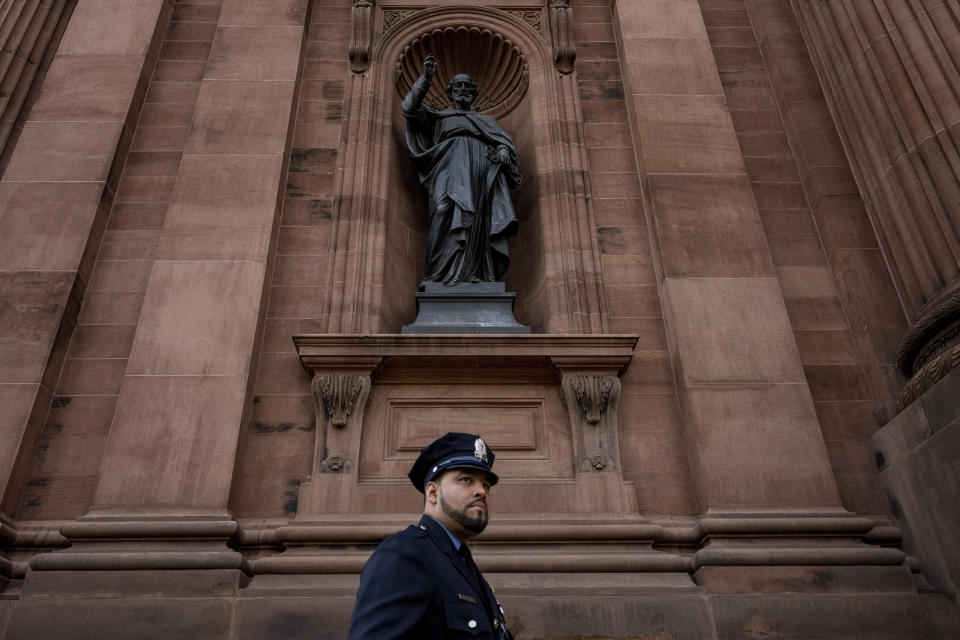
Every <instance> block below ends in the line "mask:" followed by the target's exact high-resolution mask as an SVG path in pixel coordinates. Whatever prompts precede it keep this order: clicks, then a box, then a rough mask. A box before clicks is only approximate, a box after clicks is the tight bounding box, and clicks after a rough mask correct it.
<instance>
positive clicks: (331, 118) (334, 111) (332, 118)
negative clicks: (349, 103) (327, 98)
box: [326, 104, 343, 122]
mask: <svg viewBox="0 0 960 640" xmlns="http://www.w3.org/2000/svg"><path fill="white" fill-rule="evenodd" d="M326 119H327V121H328V122H340V121H341V120H343V105H339V104H328V105H327V108H326Z"/></svg>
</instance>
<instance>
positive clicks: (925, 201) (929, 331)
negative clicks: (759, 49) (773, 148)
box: [793, 0, 960, 406]
mask: <svg viewBox="0 0 960 640" xmlns="http://www.w3.org/2000/svg"><path fill="white" fill-rule="evenodd" d="M793 5H794V9H795V10H796V12H797V15H798V16H799V18H800V21H801V23H802V25H803V29H804V31H805V35H806V38H807V42H808V45H809V48H810V52H811V55H812V57H813V59H814V62H815V64H816V66H817V71H818V73H819V75H820V78H821V81H822V84H823V87H824V92H825V93H826V97H827V101H828V102H829V104H830V107H831V109H832V111H833V114H834V118H835V119H836V122H837V126H838V129H839V130H840V135H841V137H842V138H843V141H844V144H845V146H846V148H847V153H848V155H849V156H850V161H851V164H852V166H853V170H854V172H855V173H856V176H857V180H858V183H859V185H860V188H861V190H862V192H863V196H864V199H865V200H866V202H867V206H868V209H869V212H870V216H871V220H872V222H873V225H874V228H875V230H876V233H877V235H878V237H879V239H880V242H881V245H882V246H883V249H884V253H885V255H886V258H887V263H888V265H889V267H890V270H891V272H892V276H893V279H894V282H895V284H896V287H897V291H898V294H899V296H900V300H901V303H902V305H903V308H904V312H905V314H906V316H907V318H908V319H909V320H910V322H911V329H910V330H909V331H908V332H907V334H906V336H904V339H903V342H902V343H901V345H900V351H899V354H898V364H899V365H900V367H901V369H902V370H903V371H904V373H906V374H907V375H910V376H917V377H922V378H924V379H928V380H929V379H930V376H927V375H926V372H925V371H924V370H925V368H929V367H931V366H934V367H937V368H941V369H942V367H940V366H939V365H940V364H941V363H939V359H940V358H942V357H944V356H946V355H947V353H946V352H947V351H948V350H949V349H950V348H951V347H952V346H953V345H955V344H957V343H958V342H960V5H958V3H957V2H955V1H953V0H951V1H948V2H944V1H943V0H813V1H810V0H793ZM932 382H935V380H933V381H932ZM908 388H912V389H913V391H912V392H909V396H910V397H908V396H907V395H905V396H904V397H903V398H902V399H901V406H903V405H905V404H906V403H908V402H909V401H910V399H911V397H915V393H916V385H914V384H911V385H910V386H909V387H908ZM921 393H922V390H921Z"/></svg>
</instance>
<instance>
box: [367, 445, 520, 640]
mask: <svg viewBox="0 0 960 640" xmlns="http://www.w3.org/2000/svg"><path fill="white" fill-rule="evenodd" d="M493 459H494V454H493V452H492V451H490V449H488V448H487V445H486V443H485V442H484V441H483V438H481V437H480V436H477V435H472V434H469V433H447V434H446V435H444V436H441V437H440V438H438V439H437V440H435V441H434V442H432V443H431V444H429V445H427V446H426V447H424V448H423V449H422V450H421V451H420V457H419V458H417V461H416V462H415V463H414V465H413V468H412V469H411V470H410V473H409V474H407V475H408V477H409V478H410V481H411V482H412V483H413V486H414V487H416V488H417V490H418V491H420V492H421V493H423V494H424V507H423V513H424V515H423V517H422V518H421V519H420V523H419V524H418V525H417V526H413V525H411V526H409V527H407V528H406V529H405V530H403V531H401V532H399V533H395V534H394V535H392V536H390V537H389V538H387V539H386V540H384V541H383V542H382V543H381V544H380V546H379V547H377V550H376V551H374V552H373V555H372V556H370V559H369V560H368V561H367V564H366V566H364V568H363V573H362V574H361V576H360V589H359V590H358V591H357V603H356V606H355V607H354V609H353V616H352V618H351V621H350V634H349V636H348V640H454V639H461V638H463V639H466V638H470V639H477V640H512V638H511V636H510V633H509V631H507V628H506V626H505V625H504V617H503V610H502V609H501V608H500V605H499V603H497V601H496V599H495V598H494V597H493V592H492V591H491V590H490V587H489V585H487V582H486V581H485V580H484V579H483V576H482V575H481V574H480V571H479V570H478V569H477V567H476V565H475V564H474V562H473V558H472V557H471V555H470V550H469V549H468V548H467V545H466V541H467V540H469V539H470V538H473V537H474V536H476V535H477V534H479V533H480V532H481V531H483V529H484V527H486V526H487V520H488V518H489V517H490V488H491V487H492V486H493V485H495V484H497V481H498V480H499V478H497V475H496V474H495V473H493V471H492V470H491V467H492V466H493Z"/></svg>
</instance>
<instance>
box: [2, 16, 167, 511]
mask: <svg viewBox="0 0 960 640" xmlns="http://www.w3.org/2000/svg"><path fill="white" fill-rule="evenodd" d="M39 4H40V5H42V6H35V5H38V3H37V2H27V3H24V2H13V3H6V4H5V5H2V6H0V15H2V17H3V23H2V27H0V36H3V35H4V34H6V35H7V36H10V37H12V35H11V34H7V32H6V31H4V29H7V28H10V29H18V28H23V29H42V28H44V21H45V20H47V19H51V16H52V15H53V14H51V13H44V12H51V11H54V10H55V9H56V10H57V11H61V10H63V7H62V6H60V5H62V4H63V3H54V4H51V3H50V2H44V3H39ZM172 5H173V2H172V1H171V0H124V1H122V2H119V1H116V0H113V1H111V0H89V1H87V2H83V3H82V4H81V6H79V7H78V8H77V9H76V11H75V12H74V14H73V16H72V19H71V20H70V23H69V25H68V27H67V29H66V32H65V33H64V36H63V38H62V40H61V41H60V45H59V48H58V50H57V52H56V54H55V55H54V56H53V59H52V61H51V65H50V68H49V71H48V73H47V76H46V79H45V81H44V82H43V84H42V86H41V89H40V93H39V96H38V98H37V101H36V103H35V104H34V106H33V108H32V110H31V111H30V114H29V116H28V117H27V119H26V122H25V123H23V129H22V132H21V134H20V138H19V142H18V144H17V145H16V146H15V147H14V148H13V151H12V153H11V155H10V157H9V164H8V165H7V167H6V170H5V172H4V174H3V180H2V182H0V336H3V337H2V338H0V407H2V409H3V410H2V415H0V469H2V472H0V495H2V498H3V504H2V509H0V521H2V520H3V519H4V514H6V516H11V515H12V513H13V511H14V510H15V509H16V506H17V500H18V492H19V487H20V486H21V484H22V477H21V475H22V474H23V473H25V471H26V469H25V468H24V467H25V459H27V458H28V457H29V455H30V454H31V453H32V452H33V450H34V444H35V440H36V437H37V436H38V434H39V430H40V428H41V427H42V425H43V422H44V420H46V415H47V412H49V410H50V402H51V399H52V394H53V391H54V386H55V384H56V381H57V377H58V376H59V375H60V367H61V365H62V362H63V357H64V356H65V355H66V346H67V344H68V342H69V339H70V334H71V332H72V329H73V325H74V324H75V323H76V316H77V313H78V311H79V307H80V303H81V301H82V299H83V292H84V290H85V289H86V284H87V282H88V281H89V279H90V271H91V269H92V267H93V261H94V258H95V256H96V252H97V248H98V247H99V243H100V236H101V234H102V231H103V226H104V225H105V224H106V216H107V213H108V212H109V210H110V205H111V203H112V201H113V197H114V193H115V190H116V186H117V184H116V180H118V179H119V171H118V169H119V168H120V167H122V166H123V162H124V161H125V158H126V152H127V151H128V150H129V144H130V140H131V136H132V126H133V125H134V124H135V122H136V121H135V118H136V117H137V114H138V113H139V102H142V100H143V91H144V89H145V87H146V82H147V80H148V78H149V73H150V71H151V70H152V68H153V62H152V60H153V57H154V56H155V54H156V47H159V42H160V38H159V37H156V35H157V34H156V30H157V29H158V25H160V26H159V28H160V29H162V28H164V27H166V24H167V19H168V17H169V12H170V10H171V9H172ZM57 7H59V8H57ZM18 18H21V19H23V20H25V21H26V22H23V23H21V22H19V21H18ZM38 21H39V22H38ZM31 25H32V26H31ZM42 34H43V32H42V31H40V32H34V31H29V30H28V31H27V32H25V33H19V36H20V37H21V38H29V37H35V38H39V37H40V35H42ZM14 35H15V34H14ZM46 35H47V36H49V35H50V34H46ZM160 35H162V31H161V32H160ZM7 42H9V40H8V41H7ZM23 42H25V40H22V41H21V44H22V43H23ZM36 42H37V43H39V40H37V41H36ZM152 45H153V47H152ZM28 49H29V47H28ZM40 55H41V56H42V53H41V54H40ZM18 64H26V65H27V66H30V65H29V64H27V63H26V62H24V61H22V60H18V59H16V56H14V55H13V54H12V53H10V52H8V51H7V50H6V46H5V47H4V53H3V54H2V55H0V66H2V68H3V69H4V73H5V74H6V75H4V84H3V87H5V88H10V87H11V86H13V85H17V84H18V83H19V82H20V80H19V79H18V78H17V77H16V75H15V74H14V67H15V66H16V65H18ZM22 71H23V72H24V73H27V70H22ZM8 80H10V81H11V82H13V85H9V86H8V84H7V81H8ZM7 98H9V99H10V100H14V101H15V99H16V95H8V96H4V98H3V99H4V100H6V99H7ZM14 106H15V105H13V103H6V108H8V109H9V108H13V107H14ZM17 108H19V107H17ZM131 114H132V115H131ZM7 115H11V118H12V120H10V121H6V117H7ZM17 118H19V116H14V115H12V114H8V112H7V111H4V112H3V117H2V118H0V125H2V126H0V130H2V131H4V132H5V131H6V127H7V125H10V126H12V123H13V122H14V121H16V120H17ZM131 118H132V119H133V121H132V122H131V121H130V120H131ZM4 135H6V134H5V133H4Z"/></svg>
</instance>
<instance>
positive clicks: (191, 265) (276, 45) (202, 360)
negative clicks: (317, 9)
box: [50, 0, 307, 569]
mask: <svg viewBox="0 0 960 640" xmlns="http://www.w3.org/2000/svg"><path fill="white" fill-rule="evenodd" d="M306 7H307V3H306V2H304V1H302V0H284V1H283V2H271V3H260V2H257V3H251V2H245V1H244V0H225V1H224V2H223V5H222V9H221V13H220V18H219V22H218V24H217V32H216V36H215V38H214V41H213V46H212V49H211V53H210V58H209V61H208V63H207V67H206V70H205V73H204V77H203V81H202V83H201V88H200V92H199V97H198V99H197V106H196V110H195V112H194V115H193V120H192V123H191V125H190V131H189V135H188V139H187V142H186V145H185V151H184V154H183V158H182V161H181V164H180V168H179V171H178V174H177V177H176V182H175V186H174V190H173V194H172V196H171V204H170V208H169V210H168V212H167V216H166V220H165V223H164V228H163V233H162V236H161V239H160V243H159V247H158V249H157V256H156V260H155V262H154V265H153V269H152V271H151V274H150V279H149V282H148V285H147V290H146V294H145V299H144V302H143V307H142V310H141V313H140V318H139V322H138V326H137V332H136V336H135V338H134V342H133V346H132V349H131V352H130V358H129V361H128V364H127V369H126V372H125V375H124V378H123V383H122V387H121V390H120V396H119V400H118V404H117V409H116V413H115V415H114V419H113V423H112V425H111V428H110V434H109V438H108V440H107V443H106V447H105V452H104V457H103V463H102V467H101V472H100V481H99V485H98V486H97V490H96V494H95V497H94V505H93V507H92V509H91V511H90V513H89V514H87V516H85V517H84V518H81V519H80V521H79V522H77V523H74V524H73V525H71V527H70V528H69V530H67V529H65V530H64V533H65V535H67V536H68V537H71V538H73V539H74V540H75V541H76V540H84V539H88V538H91V537H100V536H103V535H110V536H113V537H114V538H117V539H121V540H124V539H130V540H137V539H138V538H140V537H148V538H150V539H157V538H158V537H160V538H163V537H174V538H177V539H180V540H186V541H190V540H194V541H200V542H198V543H197V544H198V545H199V546H197V547H196V548H193V547H190V546H189V545H187V546H181V547H180V548H178V549H177V550H170V549H169V548H168V547H163V549H165V550H157V553H156V554H155V555H154V556H153V557H154V558H155V559H154V560H153V562H154V565H153V566H156V567H164V566H167V564H169V565H171V566H174V567H180V568H184V567H186V566H191V567H195V568H208V564H209V567H211V568H216V567H221V568H222V567H223V566H232V567H233V568H236V567H237V566H239V563H240V561H239V554H234V556H233V559H232V560H229V559H228V557H227V555H224V554H229V553H233V552H229V551H227V550H226V548H225V547H223V546H222V545H223V543H224V542H225V540H226V538H227V537H229V535H230V534H231V532H232V531H233V530H235V524H234V523H231V522H230V520H229V514H228V511H227V508H228V499H229V495H230V487H231V482H232V476H233V469H234V459H235V455H236V451H237V444H238V438H239V434H240V432H241V427H242V425H243V424H244V421H245V419H246V416H247V413H248V411H249V407H250V405H251V397H250V395H251V391H250V389H251V388H252V384H251V372H252V371H253V370H254V368H255V366H256V362H255V361H254V356H255V354H256V353H257V346H256V345H257V343H258V340H259V337H260V335H261V333H262V329H261V326H260V325H261V323H262V316H263V311H264V307H265V305H264V303H263V300H264V291H265V283H266V281H267V278H268V275H269V273H270V268H271V264H272V252H273V251H274V245H275V234H276V226H277V219H278V202H279V199H280V197H281V195H282V188H283V185H284V183H285V177H286V161H287V158H288V156H289V149H288V146H289V131H290V121H291V115H292V113H293V109H294V105H295V100H294V98H295V84H296V78H297V74H298V69H299V66H300V64H299V61H300V59H301V53H302V48H303V44H304V35H305V19H306V10H307V9H306ZM158 522H159V523H164V524H163V527H166V528H163V527H160V525H159V524H157V523H158ZM123 523H129V524H123ZM121 524H123V526H121ZM161 530H162V531H163V532H164V533H158V531H161ZM213 541H219V544H220V545H221V546H220V547H216V548H215V549H211V550H208V551H205V550H204V549H205V547H204V545H210V544H212V543H213ZM73 551H74V552H75V553H76V554H77V555H79V554H80V545H75V546H74V548H73ZM168 552H169V553H168ZM187 552H190V553H192V555H190V556H189V557H187V558H186V559H184V556H183V554H184V553H187ZM178 553H179V554H180V555H178ZM218 553H219V554H220V555H217V554H218ZM164 554H167V555H164ZM141 555H144V554H141ZM147 555H148V554H147ZM118 558H119V559H118V560H117V561H116V564H115V565H113V568H119V569H122V568H127V567H126V566H125V565H124V562H126V560H125V559H124V558H126V556H118ZM178 558H179V559H178ZM50 562H51V563H52V564H50V567H53V566H55V565H56V564H57V562H60V561H58V560H56V559H53V560H51V561H50ZM133 562H139V561H133ZM184 563H186V564H184ZM224 563H226V565H225V564H224ZM77 566H78V567H80V566H81V565H77ZM83 566H85V565H83Z"/></svg>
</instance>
